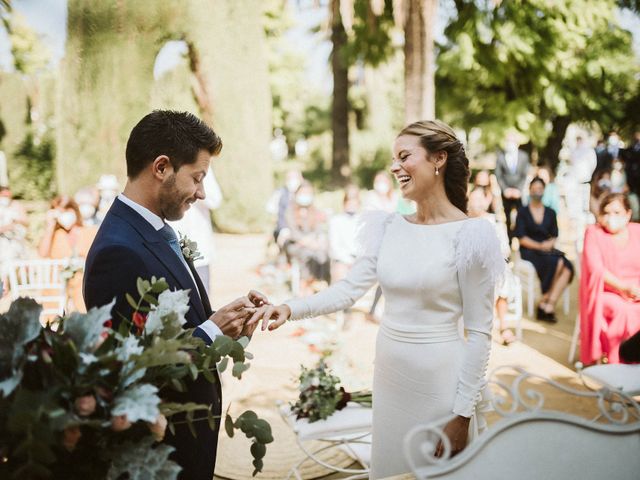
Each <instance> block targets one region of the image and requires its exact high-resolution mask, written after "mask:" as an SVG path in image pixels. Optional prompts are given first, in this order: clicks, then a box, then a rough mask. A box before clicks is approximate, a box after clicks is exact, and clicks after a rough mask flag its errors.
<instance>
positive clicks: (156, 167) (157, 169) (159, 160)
mask: <svg viewBox="0 0 640 480" xmlns="http://www.w3.org/2000/svg"><path fill="white" fill-rule="evenodd" d="M151 172H152V173H153V176H154V177H156V178H157V179H158V180H164V179H165V178H166V177H167V175H170V174H171V173H172V172H173V165H171V161H170V160H169V157H167V156H166V155H159V156H157V157H156V158H155V159H154V160H153V162H152V164H151Z"/></svg>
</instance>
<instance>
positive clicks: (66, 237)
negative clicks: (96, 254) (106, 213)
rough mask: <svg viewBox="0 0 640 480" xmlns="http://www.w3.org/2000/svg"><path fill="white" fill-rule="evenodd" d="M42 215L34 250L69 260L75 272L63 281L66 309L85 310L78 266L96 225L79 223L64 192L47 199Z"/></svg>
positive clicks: (92, 236)
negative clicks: (41, 228)
mask: <svg viewBox="0 0 640 480" xmlns="http://www.w3.org/2000/svg"><path fill="white" fill-rule="evenodd" d="M45 218H46V225H45V231H44V234H43V236H42V240H41V241H40V245H39V246H38V253H39V254H40V256H41V257H43V258H52V259H69V260H70V268H72V269H73V270H75V273H74V274H73V276H72V277H71V278H70V279H69V281H68V283H67V295H68V299H69V304H68V308H67V310H68V311H79V312H85V311H86V308H85V305H84V300H83V298H82V268H83V265H84V260H85V258H86V257H87V253H88V251H89V247H91V243H92V242H93V239H94V238H95V236H96V233H97V231H98V228H97V227H96V226H84V225H83V223H82V215H81V214H80V209H79V208H78V204H77V203H76V202H75V201H74V200H73V199H71V198H70V197H68V196H66V195H62V196H58V197H56V198H55V199H54V200H53V201H52V202H51V208H50V210H49V211H48V212H47V213H46V216H45Z"/></svg>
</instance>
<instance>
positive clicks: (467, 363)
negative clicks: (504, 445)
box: [453, 220, 505, 418]
mask: <svg viewBox="0 0 640 480" xmlns="http://www.w3.org/2000/svg"><path fill="white" fill-rule="evenodd" d="M474 223H475V225H469V227H471V228H470V229H469V231H467V232H466V233H467V235H464V233H463V232H461V233H462V234H463V238H461V239H460V240H461V241H460V242H459V244H458V246H457V248H458V249H462V250H463V251H459V252H457V258H458V261H457V264H458V280H459V283H460V293H461V295H462V315H463V320H464V327H465V329H466V331H467V344H466V346H465V351H464V359H463V363H462V369H461V371H460V376H459V379H458V388H457V392H456V399H455V403H454V406H453V413H455V414H457V415H460V416H462V417H467V418H469V417H471V416H472V414H473V412H474V410H475V406H476V404H477V403H478V401H479V400H480V397H481V392H482V390H483V389H484V387H485V385H486V379H485V375H486V371H487V366H488V363H489V353H490V349H491V327H492V323H493V304H494V291H495V285H496V281H497V279H498V278H499V277H500V276H501V275H502V273H503V270H504V266H505V263H504V260H503V259H502V255H501V254H500V246H499V243H498V239H497V236H496V234H495V231H494V228H493V226H492V225H491V224H489V223H488V222H486V221H484V220H477V221H475V222H474Z"/></svg>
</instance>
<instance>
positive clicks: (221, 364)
mask: <svg viewBox="0 0 640 480" xmlns="http://www.w3.org/2000/svg"><path fill="white" fill-rule="evenodd" d="M228 364H229V357H224V358H223V359H222V360H220V362H218V372H219V373H222V372H224V371H225V370H226V369H227V365H228Z"/></svg>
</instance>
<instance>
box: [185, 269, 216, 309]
mask: <svg viewBox="0 0 640 480" xmlns="http://www.w3.org/2000/svg"><path fill="white" fill-rule="evenodd" d="M187 265H189V270H191V274H192V275H193V278H194V280H195V281H196V286H197V287H198V292H199V293H200V298H201V300H202V306H203V307H204V312H205V314H206V316H207V318H209V317H210V316H211V315H212V314H213V310H212V309H211V303H210V302H209V295H207V289H206V288H204V284H203V283H202V279H201V278H200V275H198V271H197V270H196V267H195V265H194V264H193V262H192V261H191V260H187Z"/></svg>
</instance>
